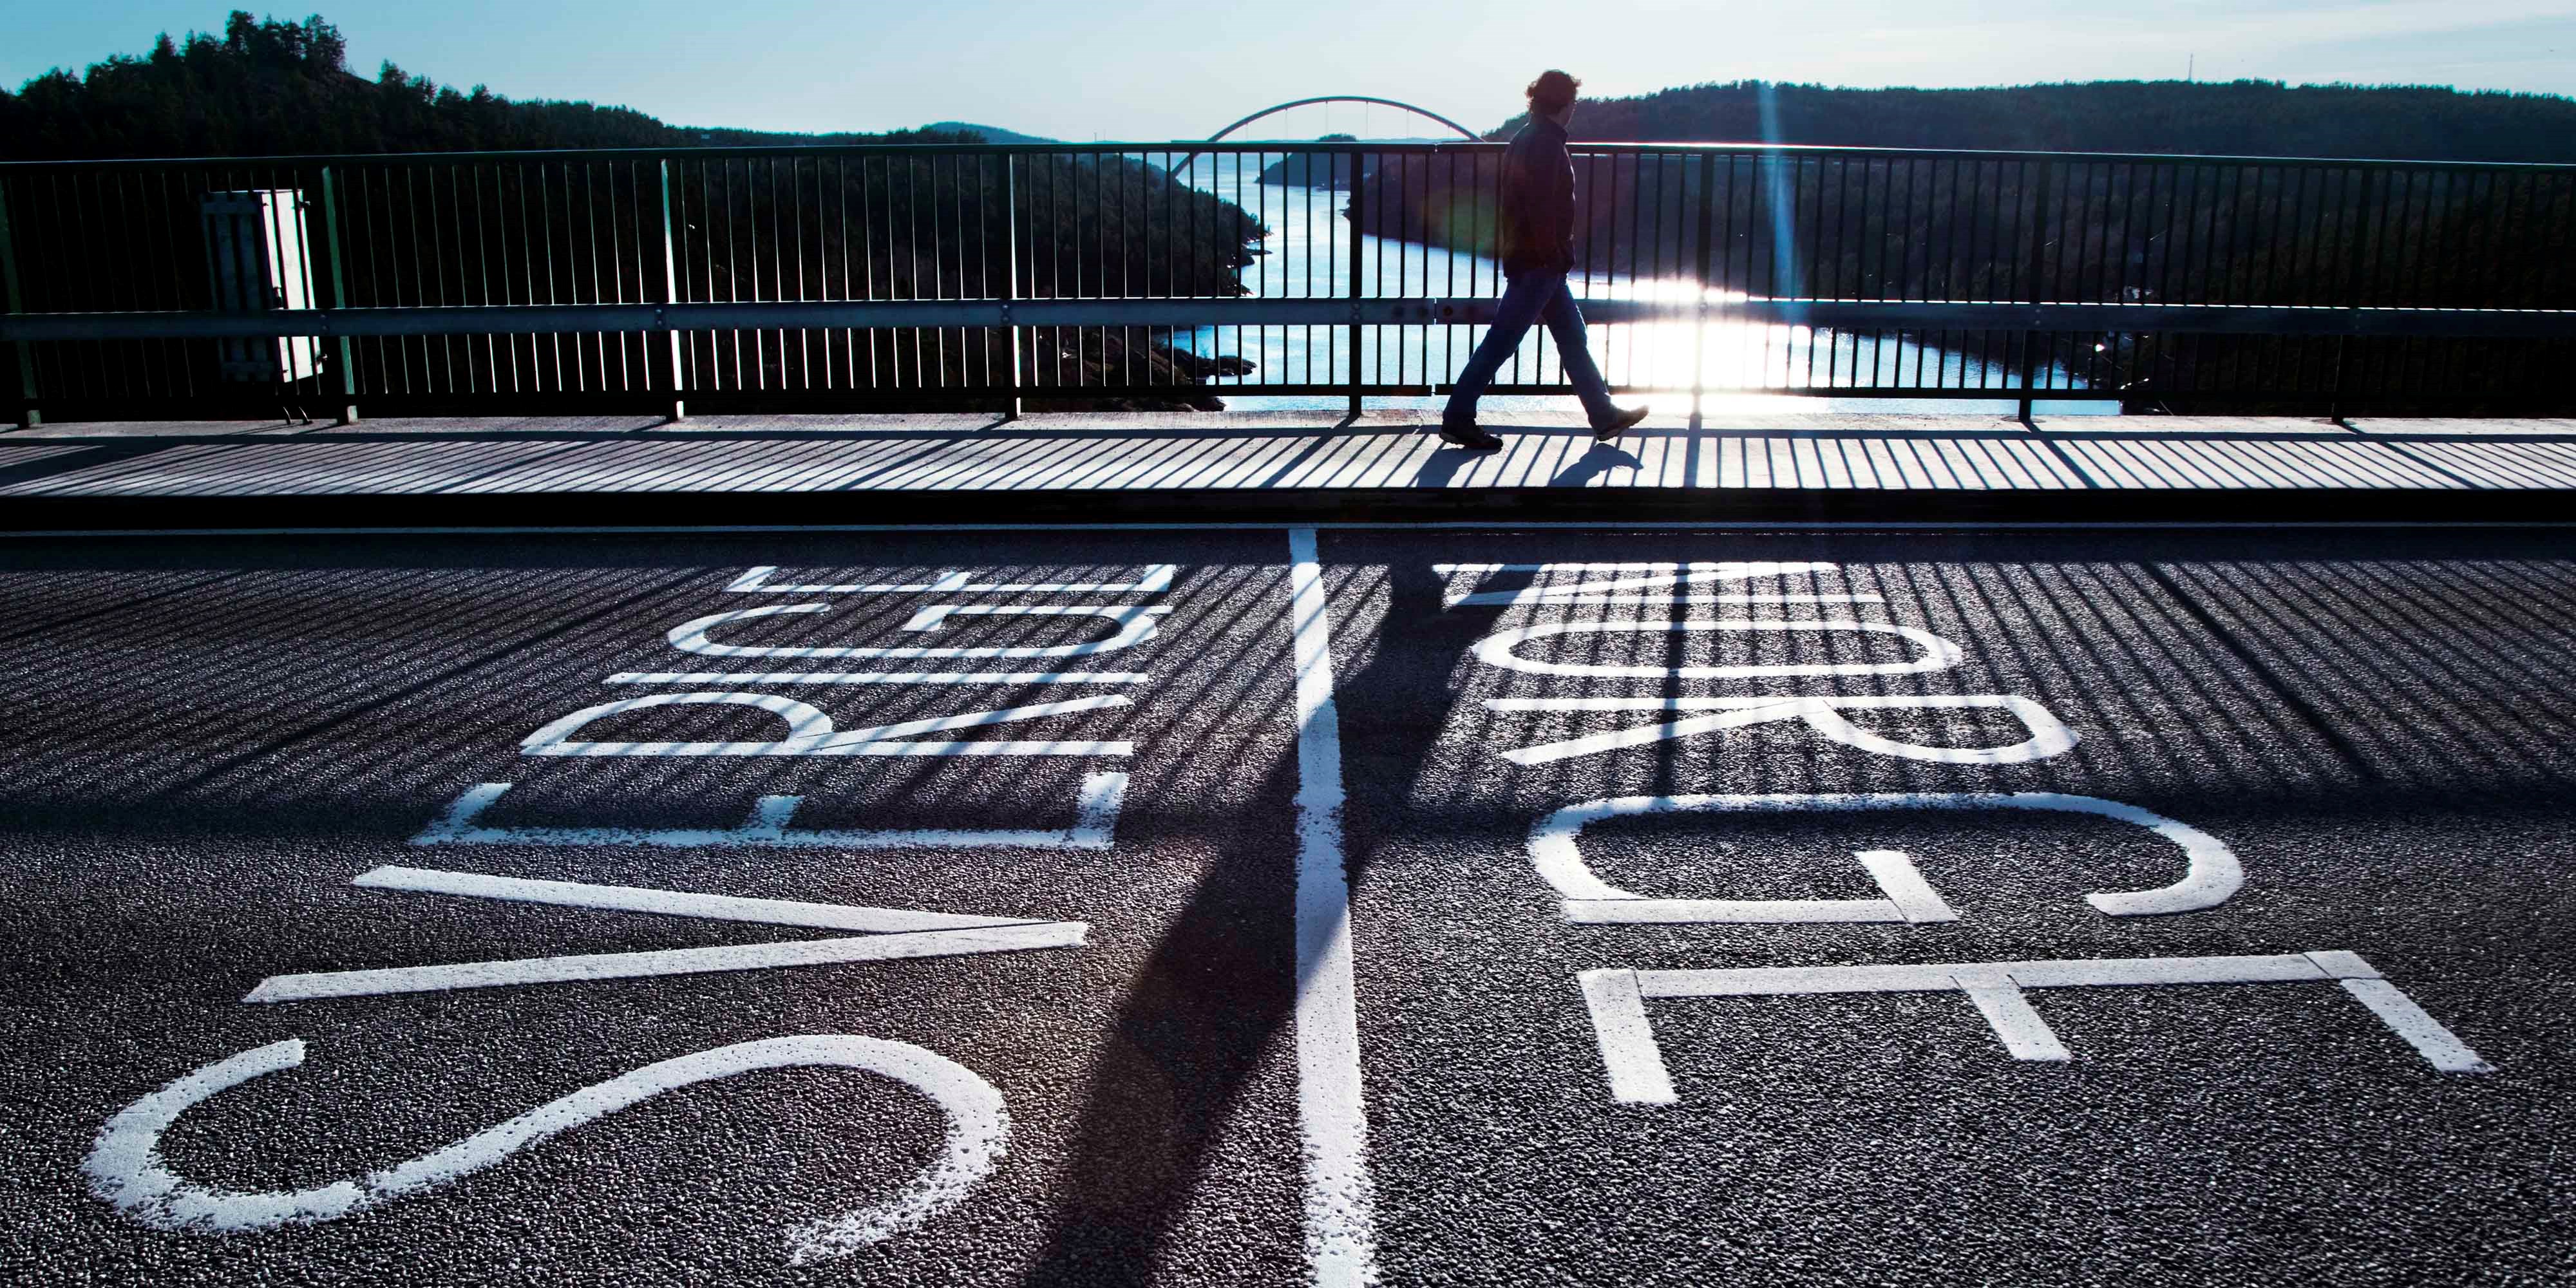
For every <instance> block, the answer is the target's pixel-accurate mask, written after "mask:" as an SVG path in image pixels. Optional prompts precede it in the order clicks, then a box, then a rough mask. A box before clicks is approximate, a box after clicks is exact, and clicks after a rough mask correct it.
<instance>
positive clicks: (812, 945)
mask: <svg viewBox="0 0 2576 1288" xmlns="http://www.w3.org/2000/svg"><path fill="white" fill-rule="evenodd" d="M1089 932H1090V927H1089V926H1088V925H1086V924H1085V923H1083V922H1079V921H1050V922H1039V923H1037V924H1034V925H1025V926H991V927H986V928H984V929H980V930H929V931H920V932H916V933H912V934H899V935H859V936H854V937H851V938H847V939H796V940H789V941H787V942H785V943H774V944H724V945H720V946H718V947H713V948H672V949H664V950H660V951H655V952H640V953H583V954H580V955H577V956H569V957H522V958H515V959H511V960H506V961H489V962H455V963H451V964H448V965H443V966H393V967H387V968H385V969H382V970H343V971H323V972H319V973H316V974H310V975H271V976H269V977H268V978H267V979H264V980H261V981H260V982H259V987H257V988H254V989H252V990H251V991H250V993H249V994H248V995H247V996H245V997H243V998H242V1000H243V1001H245V1002H309V1001H313V1000H314V999H316V998H324V997H375V996H381V995H384V994H389V993H434V992H444V991H446V990H450V989H459V988H508V987H514V986H517V985H521V984H564V983H576V982H594V983H595V982H597V981H600V980H610V979H635V978H641V977H648V976H654V975H697V974H705V973H709V972H713V971H729V970H769V969H772V968H776V967H782V966H833V965H839V964H842V963H845V962H861V961H893V960H897V959H900V958H906V957H962V956H967V955H969V954H974V953H1017V952H1027V951H1030V950H1032V949H1038V948H1080V947H1082V946H1083V945H1084V942H1085V937H1086V936H1087V935H1088V934H1089Z"/></svg>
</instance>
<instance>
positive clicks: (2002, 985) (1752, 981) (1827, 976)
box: [1580, 952, 2494, 1103]
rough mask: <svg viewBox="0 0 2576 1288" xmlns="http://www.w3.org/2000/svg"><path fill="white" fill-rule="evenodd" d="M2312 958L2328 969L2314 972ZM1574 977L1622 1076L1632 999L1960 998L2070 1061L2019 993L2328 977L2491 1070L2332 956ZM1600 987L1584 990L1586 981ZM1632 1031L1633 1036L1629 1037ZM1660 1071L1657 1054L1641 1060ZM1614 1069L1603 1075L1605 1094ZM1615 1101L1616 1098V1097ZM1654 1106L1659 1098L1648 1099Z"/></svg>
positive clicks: (2419, 1013)
mask: <svg viewBox="0 0 2576 1288" xmlns="http://www.w3.org/2000/svg"><path fill="white" fill-rule="evenodd" d="M2318 959H2324V960H2325V961H2326V962H2327V963H2329V965H2320V964H2319V960H2318ZM1614 976H1627V977H1629V978H1631V979H1633V980H1634V987H1635V989H1636V995H1637V998H1638V999H1639V1000H1638V1008H1637V1011H1636V1013H1635V1015H1633V1016H1631V1015H1629V1014H1628V1013H1627V1012H1626V1011H1625V1010H1624V1009H1623V1006H1622V1003H1621V998H1622V996H1623V995H1622V994H1621V992H1620V991H1619V990H1621V989H1623V988H1625V987H1627V985H1625V984H1621V983H1616V982H1615V981H1613V980H1612V978H1611V977H1614ZM1580 978H1581V979H1582V980H1583V983H1584V996H1585V999H1586V1000H1587V1002H1589V1003H1590V1004H1591V1010H1592V1022H1593V1026H1594V1030H1595V1036H1596V1037H1597V1038H1598V1039H1599V1040H1600V1042H1601V1045H1602V1053H1603V1059H1604V1061H1605V1063H1607V1062H1608V1061H1609V1060H1610V1058H1611V1054H1612V1052H1613V1051H1614V1050H1617V1051H1619V1052H1621V1053H1622V1054H1621V1056H1620V1058H1621V1059H1622V1060H1624V1061H1626V1062H1627V1066H1628V1067H1629V1068H1631V1069H1634V1068H1642V1067H1646V1065H1645V1057H1644V1056H1642V1055H1640V1054H1638V1053H1637V1052H1635V1051H1634V1050H1633V1048H1634V1046H1635V1044H1636V1043H1637V1042H1639V1041H1644V1042H1647V1043H1650V1044H1651V1043H1652V1042H1653V1040H1654V1039H1653V1036H1652V1030H1651V1029H1649V1028H1648V1027H1647V1024H1646V1020H1645V1016H1644V1009H1643V1001H1644V999H1646V998H1674V997H1791V996H1806V995H1813V994H1826V993H1936V992H1962V993H1966V994H1967V995H1968V997H1969V999H1970V1000H1971V1001H1973V1002H1975V1003H1976V1006H1977V1010H1978V1012H1979V1013H1981V1014H1983V1015H1984V1016H1985V1017H1986V1023H1987V1024H1988V1026H1989V1027H1991V1028H1992V1029H1993V1030H1994V1033H1995V1036H1996V1037H1997V1038H1998V1039H2000V1040H2001V1041H2002V1042H2003V1044H2004V1047H2005V1049H2006V1050H2007V1051H2009V1052H2010V1053H2011V1054H2012V1057H2013V1058H2014V1059H2016V1060H2045V1061H2060V1060H2066V1059H2070V1058H2071V1057H2070V1056H2069V1055H2068V1053H2067V1050H2066V1048H2065V1046H2064V1045H2063V1044H2062V1043H2060V1042H2059V1041H2058V1040H2057V1035H2056V1034H2055V1033H2053V1032H2051V1031H2050V1030H2049V1027H2048V1025H2047V1023H2046V1022H2045V1021H2043V1020H2042V1019H2041V1018H2040V1017H2039V1013H2038V1012H2037V1011H2035V1010H2033V1009H2031V1007H2030V1004H2029V1002H2028V1000H2027V999H2025V998H2024V997H2022V995H2021V994H2022V990H2024V989H2031V988H2093V987H2105V986H2109V987H2130V988H2137V987H2147V988H2161V987H2175V986H2194V985H2211V984H2229V985H2243V984H2304V983H2323V982H2326V981H2329V980H2331V981H2333V982H2335V983H2337V984H2339V985H2341V986H2342V988H2343V990H2344V991H2345V992H2347V993H2350V994H2351V995H2352V996H2353V997H2355V998H2357V999H2359V1000H2360V1002H2361V1004H2362V1005H2363V1006H2366V1007H2368V1008H2369V1009H2370V1012H2371V1014H2373V1015H2376V1016H2378V1017H2379V1020H2380V1022H2381V1023H2383V1024H2385V1025H2387V1026H2388V1028H2389V1031H2390V1032H2392V1033H2395V1034H2397V1035H2398V1036H2399V1037H2401V1038H2404V1039H2405V1040H2406V1042H2407V1044H2408V1045H2410V1046H2412V1047H2414V1048H2415V1051H2416V1053H2417V1054H2418V1055H2421V1056H2423V1057H2424V1060H2425V1062H2426V1063H2428V1064H2430V1065H2432V1066H2433V1067H2434V1068H2435V1069H2438V1070H2440V1071H2442V1072H2444V1073H2492V1072H2494V1067H2493V1066H2492V1065H2489V1064H2488V1063H2487V1062H2486V1061H2484V1060H2482V1059H2480V1058H2478V1054H2477V1052H2475V1051H2472V1050H2470V1049H2469V1048H2468V1046H2467V1045H2466V1044H2464V1043H2462V1042H2461V1041H2460V1039H2459V1038H2458V1037H2457V1036H2455V1035H2453V1034H2452V1032H2451V1031H2450V1030H2449V1029H2446V1028H2444V1027H2442V1025H2441V1024H2440V1023H2439V1022H2438V1021H2436V1020H2434V1019H2433V1017H2432V1016H2430V1015H2428V1014H2426V1013H2425V1011H2424V1008H2422V1007H2420V1006H2418V1005H2416V1004H2415V1001H2414V999H2412V998H2409V997H2407V996H2406V995H2405V994H2404V993H2402V992H2400V991H2398V989H2397V986H2396V985H2394V984H2391V983H2389V982H2388V981H2387V980H2385V979H2381V978H2379V974H2378V972H2377V971H2375V970H2372V969H2371V967H2370V964H2369V963H2368V962H2365V961H2362V960H2361V959H2360V958H2359V957H2358V956H2355V955H2353V954H2350V953H2343V952H2319V953H2275V954H2265V955H2260V956H2222V957H2128V958H2100V959H2093V960H2071V961H2021V962H1953V963H1946V964H1936V965H1920V966H1900V965H1872V966H1769V967H1745V968H1736V969H1727V970H1640V971H1586V972H1584V973H1583V974H1582V975H1581V976H1580ZM1596 979H1597V980H1599V981H1601V982H1600V983H1598V984H1596V983H1595V981H1596ZM1640 1034H1643V1035H1644V1036H1643V1037H1642V1038H1641V1037H1640V1036H1639V1035H1640ZM1653 1062H1654V1063H1653V1067H1654V1068H1656V1069H1658V1070H1660V1069H1661V1066H1662V1056H1661V1054H1660V1053H1659V1052H1658V1053H1655V1054H1654V1056H1653ZM1622 1076H1623V1075H1622V1073H1621V1072H1620V1070H1619V1068H1617V1067H1614V1068H1613V1069H1612V1071H1611V1074H1610V1077H1611V1086H1612V1090H1613V1094H1614V1095H1617V1094H1618V1087H1619V1085H1620V1078H1621V1077H1622ZM1618 1098H1619V1099H1621V1100H1622V1101H1623V1102H1625V1101H1627V1099H1628V1098H1627V1097H1625V1096H1619V1097H1618ZM1659 1103H1660V1102H1659Z"/></svg>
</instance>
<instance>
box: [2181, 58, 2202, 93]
mask: <svg viewBox="0 0 2576 1288" xmlns="http://www.w3.org/2000/svg"><path fill="white" fill-rule="evenodd" d="M2199 70H2200V55H2198V54H2185V55H2183V62H2182V80H2183V83H2184V84H2186V85H2189V84H2191V83H2192V82H2193V80H2194V79H2195V73H2197V72H2199Z"/></svg>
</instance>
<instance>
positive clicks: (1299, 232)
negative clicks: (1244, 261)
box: [1154, 154, 2118, 414]
mask: <svg viewBox="0 0 2576 1288" xmlns="http://www.w3.org/2000/svg"><path fill="white" fill-rule="evenodd" d="M1276 155H1277V154H1272V156H1273V157H1275V156H1276ZM1154 159H1155V160H1157V161H1160V160H1163V159H1164V158H1161V157H1156V158H1154ZM1267 159H1269V158H1264V157H1261V156H1257V155H1255V156H1243V155H1235V154H1221V155H1214V156H1204V157H1200V158H1198V159H1196V160H1195V161H1194V162H1192V163H1191V164H1189V165H1186V166H1182V167H1180V168H1179V169H1178V170H1176V171H1175V173H1176V174H1177V176H1178V177H1179V178H1180V179H1181V180H1182V181H1183V182H1184V183H1187V184H1189V185H1191V186H1193V187H1196V188H1198V189H1200V190H1202V191H1206V192H1210V193H1213V194H1215V195H1217V196H1220V197H1223V198H1225V199H1226V200H1228V201H1232V202H1235V203H1236V204H1238V205H1240V206H1242V207H1243V208H1244V209H1245V210H1246V211H1248V212H1250V213H1251V214H1252V215H1253V217H1254V218H1256V219H1258V220H1259V221H1260V222H1261V223H1262V225H1263V226H1264V227H1266V228H1268V229H1269V235H1268V236H1267V237H1266V238H1265V239H1264V240H1263V241H1262V243H1261V245H1260V247H1259V249H1258V252H1257V253H1256V254H1255V256H1254V259H1253V262H1252V264H1251V265H1249V266H1248V267H1246V268H1245V269H1244V270H1243V273H1242V279H1243V284H1244V285H1245V286H1246V287H1247V288H1249V291H1250V293H1251V294H1252V295H1254V296H1257V297H1261V298H1267V299H1313V298H1336V297H1344V296H1347V295H1349V294H1350V290H1351V274H1352V267H1353V266H1352V257H1351V254H1350V252H1349V250H1348V240H1349V235H1350V230H1349V225H1348V223H1347V222H1345V221H1344V220H1343V218H1342V215H1341V210H1342V206H1343V204H1344V202H1345V200H1346V194H1344V193H1342V192H1340V191H1335V190H1330V189H1320V188H1318V189H1309V188H1298V187H1287V186H1283V185H1280V184H1274V183H1261V182H1259V181H1258V177H1257V176H1258V174H1259V172H1260V169H1261V165H1262V162H1264V161H1265V160H1267ZM1238 167H1239V169H1238ZM1358 261H1359V262H1358V271H1359V274H1360V280H1361V283H1362V285H1363V286H1364V287H1365V288H1366V290H1367V293H1368V294H1371V295H1395V296H1415V295H1425V294H1429V295H1490V294H1493V293H1495V291H1496V290H1497V289H1498V286H1497V283H1498V282H1499V281H1500V269H1499V267H1498V266H1497V265H1496V264H1495V263H1494V261H1492V260H1490V259H1487V258H1485V257H1483V256H1479V255H1469V254H1463V253H1459V252H1454V251H1450V250H1447V249H1444V248H1442V247H1439V246H1432V245H1426V244H1424V243H1420V242H1406V241H1397V240H1394V239H1392V238H1379V237H1374V236H1367V235H1363V236H1362V237H1361V239H1360V247H1359V256H1358ZM1575 283H1576V293H1577V294H1578V295H1581V296H1583V297H1584V298H1587V299H1666V300H1678V301H1689V300H1690V299H1691V298H1692V297H1693V295H1694V294H1695V293H1697V292H1698V291H1700V290H1701V289H1702V288H1701V287H1700V285H1699V284H1698V283H1696V282H1693V281H1689V280H1687V279H1639V278H1632V277H1628V276H1624V275H1619V274H1608V273H1578V274H1577V275H1576V278H1575ZM1736 298H1741V297H1740V296H1739V297H1736ZM1712 302H1713V303H1715V304H1716V305H1717V306H1718V310H1719V314H1720V316H1719V317H1717V318H1715V319H1713V320H1711V321H1709V322H1707V323H1705V324H1702V323H1696V322H1683V321H1676V322H1651V323H1634V324H1629V325H1623V326H1598V325H1596V326H1593V327H1591V328H1590V335H1591V344H1592V351H1593V357H1594V360H1595V361H1596V362H1597V363H1598V364H1599V365H1600V367H1601V371H1602V374H1603V375H1604V376H1605V377H1606V378H1607V379H1609V381H1610V382H1611V383H1612V384H1614V385H1616V384H1642V385H1664V386H1673V387H1675V388H1677V389H1679V390H1687V389H1688V387H1689V386H1690V383H1691V370H1692V363H1693V358H1694V355H1693V354H1692V346H1693V343H1694V341H1696V343H1697V344H1698V345H1699V346H1700V347H1701V353H1700V354H1699V355H1698V361H1699V362H1700V363H1701V368H1700V369H1701V381H1702V386H1703V388H1706V389H1711V390H1723V391H1724V392H1715V393H1705V394H1703V395H1702V396H1701V397H1702V407H1703V408H1704V410H1706V411H1711V412H1739V413H1740V412H1759V411H1872V412H1883V413H1893V412H1954V413H2008V412H2010V411H2012V410H2013V409H2014V408H2015V406H2016V405H2017V404H2016V403H2015V402H2014V400H2012V399H2011V398H2010V397H1998V398H1995V399H1960V398H1839V397H1831V396H1824V397H1816V396H1802V395H1792V394H1776V393H1760V392H1749V391H1752V390H1759V389H1762V388H1766V387H1767V388H1779V387H1782V386H1786V385H1789V384H1792V383H1793V382H1794V383H1796V384H1802V385H1805V384H1824V383H1832V384H1844V385H1851V384H1934V383H1938V384H1942V385H1949V386H1960V385H1970V386H1973V385H1976V384H1979V383H1982V382H1984V381H1985V380H1994V381H1996V382H1998V383H2000V382H2001V381H2002V379H2003V376H2002V372H2001V369H2000V368H1999V367H1989V365H1988V364H1987V363H1986V362H1985V361H1984V360H1982V359H1981V358H1980V357H1978V356H1977V355H1973V354H1964V353H1951V352H1946V351H1943V350H1940V349H1937V348H1933V347H1931V346H1926V345H1917V344H1914V343H1912V342H1911V341H1904V340H1886V341H1881V340H1879V339H1878V338H1877V337H1874V336H1865V335H1851V334H1837V333H1834V332H1830V331H1826V332H1821V333H1812V334H1811V332H1810V331H1809V329H1808V328H1806V327H1795V326H1785V325H1769V324H1759V323H1750V322H1743V321H1731V320H1727V319H1725V318H1724V316H1723V312H1724V304H1725V297H1724V296H1723V295H1720V296H1717V297H1713V300H1712ZM1543 330H1544V329H1543V328H1533V329H1532V331H1531V335H1530V338H1529V339H1527V340H1525V341H1523V342H1522V344H1521V351H1520V354H1519V356H1518V358H1517V359H1516V363H1517V370H1518V372H1519V373H1520V375H1519V378H1520V380H1522V381H1526V382H1531V383H1536V382H1542V381H1551V382H1552V381H1554V380H1556V379H1558V378H1560V372H1559V368H1558V365H1557V363H1556V361H1555V358H1554V356H1553V354H1552V353H1550V352H1549V349H1550V347H1551V346H1549V345H1547V344H1546V342H1545V340H1544V337H1543V335H1542V331H1543ZM1477 334H1478V333H1477V332H1476V331H1474V330H1472V329H1470V328H1467V327H1438V328H1434V327H1371V328H1368V329H1367V331H1366V332H1364V333H1363V335H1362V338H1361V347H1360V352H1359V361H1360V365H1361V370H1362V371H1363V372H1365V373H1367V374H1368V375H1369V376H1370V377H1371V378H1372V379H1373V380H1380V379H1382V380H1385V381H1389V382H1392V383H1397V384H1415V385H1429V384H1432V383H1435V382H1440V381H1446V380H1448V379H1449V378H1450V377H1451V376H1452V374H1454V373H1455V372H1456V371H1457V370H1458V368H1459V367H1461V366H1463V365H1464V364H1465V363H1466V360H1467V355H1468V353H1469V351H1470V350H1471V349H1472V348H1473V347H1474V340H1475V337H1476V335H1477ZM1348 341H1349V337H1348V329H1347V328H1345V327H1338V326H1317V327H1292V326H1270V327H1203V328H1201V329H1199V330H1198V331H1196V332H1193V333H1191V334H1189V335H1187V336H1183V337H1180V338H1179V343H1180V344H1181V346H1182V347H1183V348H1186V349H1189V350H1191V351H1193V352H1196V353H1201V354H1207V355H1228V354H1230V355H1237V356H1240V357H1243V358H1245V359H1247V360H1249V361H1250V362H1251V363H1252V364H1253V368H1254V370H1253V372H1252V374H1250V375H1247V376H1243V377H1239V378H1231V377H1230V378H1224V379H1221V380H1219V381H1218V382H1217V385H1218V388H1219V391H1220V392H1221V393H1223V395H1224V397H1225V399H1226V405H1227V406H1228V407H1233V408H1239V409H1243V410H1262V409H1278V410H1287V409H1307V408H1325V407H1339V406H1341V405H1342V402H1343V397H1342V396H1341V395H1306V396H1293V395H1276V394H1268V395H1265V394H1261V393H1259V392H1257V390H1258V389H1259V387H1260V386H1261V385H1264V384H1291V385H1296V384H1339V383H1341V382H1344V381H1346V380H1348V379H1349V371H1350V358H1351V354H1350V352H1349V349H1350V346H1349V342H1348ZM1514 371H1515V367H1514V366H1510V365H1507V366H1505V367H1504V369H1503V373H1502V376H1501V378H1500V379H1501V381H1502V382H1504V383H1510V382H1513V381H1514ZM1872 377H1875V379H1873V378H1872ZM2063 378H2064V377H2063V376H2062V375H2060V376H2059V377H2058V379H2060V380H2062V379H2063ZM1637 397H1639V398H1642V399H1643V401H1645V402H1646V403H1647V404H1648V405H1650V406H1652V407H1653V408H1654V409H1655V410H1656V411H1657V412H1659V413H1671V414H1687V413H1688V412H1689V411H1690V407H1691V395H1690V394H1689V393H1688V392H1661V393H1647V394H1642V395H1638V396H1637ZM1569 398H1570V395H1568V396H1559V397H1550V396H1540V395H1494V396H1492V397H1489V398H1488V399H1486V406H1488V407H1490V408H1492V409H1494V410H1497V411H1516V410H1517V411H1535V410H1545V409H1565V408H1567V407H1568V406H1570V403H1569ZM1440 401H1441V400H1440V399H1437V398H1430V397H1386V398H1371V399H1370V405H1372V406H1378V407H1388V408H1434V407H1437V406H1439V405H1440ZM2037 410H2039V411H2044V412H2053V413H2059V414H2084V413H2106V412H2116V411H2117V410H2118V404H2117V403H2116V402H2104V401H2099V400H2090V399H2083V400H2075V399H2064V400H2060V399H2051V400H2042V401H2040V402H2039V403H2038V404H2037Z"/></svg>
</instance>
